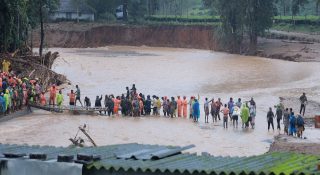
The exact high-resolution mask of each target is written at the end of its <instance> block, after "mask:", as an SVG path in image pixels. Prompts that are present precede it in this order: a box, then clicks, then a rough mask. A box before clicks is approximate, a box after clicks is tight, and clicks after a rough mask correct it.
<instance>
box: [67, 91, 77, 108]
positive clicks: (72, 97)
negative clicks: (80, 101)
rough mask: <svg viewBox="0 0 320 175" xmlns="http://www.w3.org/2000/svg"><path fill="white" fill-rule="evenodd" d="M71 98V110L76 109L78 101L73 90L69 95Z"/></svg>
mask: <svg viewBox="0 0 320 175" xmlns="http://www.w3.org/2000/svg"><path fill="white" fill-rule="evenodd" d="M68 96H69V105H70V108H73V107H74V104H75V101H76V94H75V93H74V92H73V90H71V92H70V93H69V94H68Z"/></svg>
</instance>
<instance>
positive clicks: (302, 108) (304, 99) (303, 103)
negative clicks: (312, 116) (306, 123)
mask: <svg viewBox="0 0 320 175" xmlns="http://www.w3.org/2000/svg"><path fill="white" fill-rule="evenodd" d="M307 102H308V99H307V96H306V93H303V94H302V95H301V97H300V103H301V105H300V114H301V113H302V112H303V113H302V114H301V115H302V116H304V113H305V112H306V106H307Z"/></svg>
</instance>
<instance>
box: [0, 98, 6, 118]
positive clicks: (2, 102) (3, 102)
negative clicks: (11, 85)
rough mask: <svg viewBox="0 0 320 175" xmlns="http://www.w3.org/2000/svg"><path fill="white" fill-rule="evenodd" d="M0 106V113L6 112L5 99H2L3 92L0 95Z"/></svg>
mask: <svg viewBox="0 0 320 175" xmlns="http://www.w3.org/2000/svg"><path fill="white" fill-rule="evenodd" d="M0 107H1V109H0V110H1V111H0V112H1V114H4V113H5V112H6V101H5V100H4V97H3V93H1V95H0Z"/></svg>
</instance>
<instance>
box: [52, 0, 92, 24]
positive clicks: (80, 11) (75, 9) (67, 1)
mask: <svg viewBox="0 0 320 175" xmlns="http://www.w3.org/2000/svg"><path fill="white" fill-rule="evenodd" d="M76 2H77V1H76V0H60V4H59V8H58V9H57V10H55V11H53V12H52V13H51V14H50V19H51V20H53V21H59V20H77V19H79V20H85V21H94V12H93V10H92V9H90V8H89V7H88V6H87V5H86V4H84V2H83V1H82V3H78V4H77V3H76Z"/></svg>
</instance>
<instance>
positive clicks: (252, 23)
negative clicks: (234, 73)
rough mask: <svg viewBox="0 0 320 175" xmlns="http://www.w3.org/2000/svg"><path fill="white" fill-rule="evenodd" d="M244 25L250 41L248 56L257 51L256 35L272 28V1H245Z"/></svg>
mask: <svg viewBox="0 0 320 175" xmlns="http://www.w3.org/2000/svg"><path fill="white" fill-rule="evenodd" d="M246 1H247V2H246V6H245V7H246V8H245V15H244V16H245V20H244V22H245V23H244V24H245V26H246V29H247V33H248V36H249V39H250V43H249V54H255V52H256V50H257V48H256V47H257V42H258V35H261V34H263V33H264V32H265V30H266V29H268V28H270V27H271V26H272V18H273V14H274V12H273V9H274V8H273V7H274V4H273V0H246Z"/></svg>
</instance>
